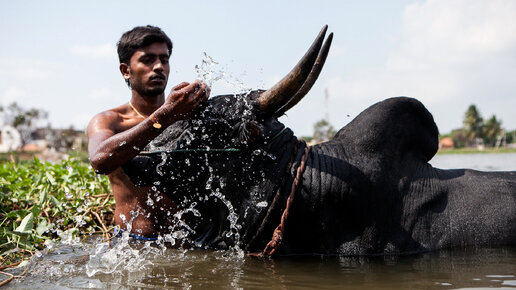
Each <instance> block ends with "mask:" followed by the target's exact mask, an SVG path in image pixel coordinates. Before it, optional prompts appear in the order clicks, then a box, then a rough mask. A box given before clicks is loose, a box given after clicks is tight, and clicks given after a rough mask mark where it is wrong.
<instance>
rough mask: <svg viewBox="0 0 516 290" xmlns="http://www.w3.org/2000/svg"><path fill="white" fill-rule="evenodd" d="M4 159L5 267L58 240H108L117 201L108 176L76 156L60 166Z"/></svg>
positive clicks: (0, 182) (0, 236)
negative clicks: (96, 236) (101, 236)
mask: <svg viewBox="0 0 516 290" xmlns="http://www.w3.org/2000/svg"><path fill="white" fill-rule="evenodd" d="M1 157H2V159H3V160H2V161H0V263H1V264H0V265H1V266H0V267H2V268H5V267H8V266H9V265H12V264H14V263H16V262H19V261H20V260H23V259H24V258H26V257H28V256H30V255H31V254H32V253H33V251H34V250H36V249H42V248H43V247H44V244H45V243H47V244H48V243H52V242H53V241H55V240H59V239H67V240H70V239H75V238H80V237H85V236H87V235H89V234H94V233H99V234H105V235H106V236H107V233H108V232H109V231H110V230H111V226H112V220H113V212H114V199H113V197H112V196H111V194H110V192H111V190H110V186H109V181H108V179H107V177H106V176H100V175H97V174H95V173H94V172H93V170H92V169H91V167H90V165H89V164H88V163H86V162H84V161H81V160H80V159H79V158H74V157H69V158H68V159H66V160H63V161H61V162H59V163H56V164H51V163H48V162H41V161H40V160H38V159H37V158H33V159H32V160H21V161H11V160H9V159H14V157H12V156H11V158H6V156H5V155H4V156H1ZM6 159H7V160H6Z"/></svg>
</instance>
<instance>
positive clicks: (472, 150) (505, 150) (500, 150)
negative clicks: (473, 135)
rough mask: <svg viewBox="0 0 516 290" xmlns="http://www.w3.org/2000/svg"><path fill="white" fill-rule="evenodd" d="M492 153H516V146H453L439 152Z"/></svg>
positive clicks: (438, 152)
mask: <svg viewBox="0 0 516 290" xmlns="http://www.w3.org/2000/svg"><path fill="white" fill-rule="evenodd" d="M491 153H516V148H485V149H483V150H479V149H477V148H453V149H442V150H439V151H437V154H491Z"/></svg>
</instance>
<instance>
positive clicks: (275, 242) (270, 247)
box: [258, 146, 310, 257]
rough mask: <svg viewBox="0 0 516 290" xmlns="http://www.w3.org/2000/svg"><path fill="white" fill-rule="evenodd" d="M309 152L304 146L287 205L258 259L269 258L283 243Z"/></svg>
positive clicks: (308, 148) (307, 147)
mask: <svg viewBox="0 0 516 290" xmlns="http://www.w3.org/2000/svg"><path fill="white" fill-rule="evenodd" d="M309 152H310V147H309V146H306V147H305V151H304V153H303V157H302V158H301V162H300V164H299V167H298V168H297V171H296V177H295V179H294V181H293V182H292V187H291V188H290V194H289V196H288V199H287V205H286V207H285V210H283V214H282V215H281V221H280V224H279V225H278V226H277V227H276V229H275V230H274V233H273V234H272V238H271V240H270V241H269V243H267V245H266V246H265V249H263V252H261V253H259V254H258V256H259V257H271V256H272V255H274V253H275V252H276V251H277V250H278V249H279V247H280V246H281V242H282V241H283V235H284V233H285V223H286V221H287V219H288V217H289V213H290V208H291V207H292V204H293V203H294V197H295V193H296V191H297V188H298V186H299V183H300V182H301V179H302V175H303V172H304V171H305V167H306V160H307V159H308V153H309Z"/></svg>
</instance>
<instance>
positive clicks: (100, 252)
mask: <svg viewBox="0 0 516 290" xmlns="http://www.w3.org/2000/svg"><path fill="white" fill-rule="evenodd" d="M430 163H431V164H432V165H434V166H435V167H439V168H474V169H478V170H516V154H515V153H511V154H461V155H438V156H436V157H434V159H432V160H431V162H430ZM35 285H36V286H37V287H36V288H38V289H68V288H73V289H77V288H80V289H84V288H94V289H105V288H114V289H126V288H159V289H163V288H168V289H199V288H202V289H204V288H213V289H219V288H224V289H235V288H236V289H239V288H241V289H263V288H274V289H355V288H359V287H360V288H371V289H401V288H404V289H428V288H437V289H456V288H478V287H480V288H486V287H494V288H506V287H509V288H513V287H516V248H502V249H462V250H454V251H449V250H448V251H438V252H432V253H425V254H421V255H408V256H387V257H358V258H357V257H297V258H294V257H289V258H279V259H275V260H269V259H258V258H253V257H248V256H242V254H241V252H238V251H233V252H231V251H208V250H186V249H170V248H166V247H164V246H163V245H156V244H150V243H140V244H134V243H128V237H122V238H121V239H119V240H118V241H116V242H111V244H109V245H108V244H107V243H106V242H104V241H102V240H101V238H100V237H96V238H91V239H89V240H88V241H85V242H83V243H72V244H71V245H62V246H58V245H55V246H53V247H52V248H50V249H47V250H45V251H44V252H43V253H40V254H38V255H36V256H35V257H34V258H33V260H32V261H31V264H30V268H29V271H28V274H27V275H26V277H24V278H23V279H19V280H16V281H13V282H11V283H10V284H8V285H7V287H8V288H9V287H11V288H34V287H35Z"/></svg>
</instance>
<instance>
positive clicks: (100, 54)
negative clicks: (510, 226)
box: [70, 43, 117, 60]
mask: <svg viewBox="0 0 516 290" xmlns="http://www.w3.org/2000/svg"><path fill="white" fill-rule="evenodd" d="M70 52H71V53H72V54H74V55H78V56H84V57H87V58H91V59H107V60H111V59H113V58H114V57H116V55H117V52H116V48H115V46H114V45H112V44H109V43H106V44H98V45H80V44H77V45H74V46H72V47H71V48H70Z"/></svg>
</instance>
